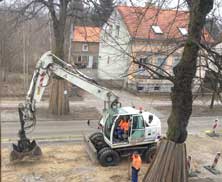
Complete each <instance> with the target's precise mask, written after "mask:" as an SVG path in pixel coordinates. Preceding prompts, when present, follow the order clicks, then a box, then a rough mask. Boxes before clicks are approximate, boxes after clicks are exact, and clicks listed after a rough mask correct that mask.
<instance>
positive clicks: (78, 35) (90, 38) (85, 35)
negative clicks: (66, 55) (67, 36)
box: [73, 26, 101, 42]
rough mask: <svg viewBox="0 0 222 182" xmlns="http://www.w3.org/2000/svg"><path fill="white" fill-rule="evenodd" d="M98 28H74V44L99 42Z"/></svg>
mask: <svg viewBox="0 0 222 182" xmlns="http://www.w3.org/2000/svg"><path fill="white" fill-rule="evenodd" d="M100 30H101V29H100V28H99V27H86V26H75V27H74V32H73V34H74V35H73V36H74V40H73V41H76V42H99V34H100Z"/></svg>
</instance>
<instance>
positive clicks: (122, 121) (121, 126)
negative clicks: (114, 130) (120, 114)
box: [119, 120, 125, 129]
mask: <svg viewBox="0 0 222 182" xmlns="http://www.w3.org/2000/svg"><path fill="white" fill-rule="evenodd" d="M124 125H125V121H124V120H121V121H120V123H119V127H120V128H121V129H124Z"/></svg>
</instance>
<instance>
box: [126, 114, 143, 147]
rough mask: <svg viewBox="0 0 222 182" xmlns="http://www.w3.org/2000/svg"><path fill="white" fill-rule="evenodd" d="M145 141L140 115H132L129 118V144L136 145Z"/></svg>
mask: <svg viewBox="0 0 222 182" xmlns="http://www.w3.org/2000/svg"><path fill="white" fill-rule="evenodd" d="M144 139H145V122H144V120H143V117H142V116H141V115H134V116H132V117H131V131H130V137H129V142H130V144H136V143H140V142H143V141H144Z"/></svg>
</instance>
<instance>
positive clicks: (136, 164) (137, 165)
mask: <svg viewBox="0 0 222 182" xmlns="http://www.w3.org/2000/svg"><path fill="white" fill-rule="evenodd" d="M132 158H133V161H132V167H134V168H135V169H136V170H139V169H140V168H141V165H142V160H141V158H140V156H139V155H137V157H136V156H135V155H133V156H132Z"/></svg>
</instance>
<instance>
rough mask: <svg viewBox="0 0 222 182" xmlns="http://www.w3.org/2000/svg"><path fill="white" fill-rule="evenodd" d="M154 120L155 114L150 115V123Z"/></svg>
mask: <svg viewBox="0 0 222 182" xmlns="http://www.w3.org/2000/svg"><path fill="white" fill-rule="evenodd" d="M152 121H153V115H149V123H151V122H152Z"/></svg>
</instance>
